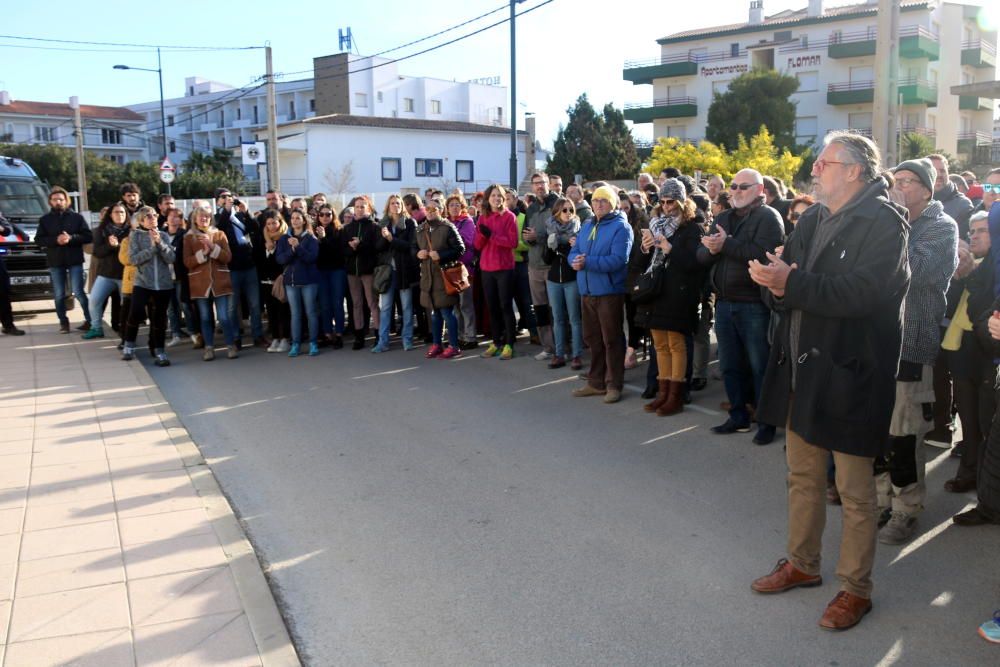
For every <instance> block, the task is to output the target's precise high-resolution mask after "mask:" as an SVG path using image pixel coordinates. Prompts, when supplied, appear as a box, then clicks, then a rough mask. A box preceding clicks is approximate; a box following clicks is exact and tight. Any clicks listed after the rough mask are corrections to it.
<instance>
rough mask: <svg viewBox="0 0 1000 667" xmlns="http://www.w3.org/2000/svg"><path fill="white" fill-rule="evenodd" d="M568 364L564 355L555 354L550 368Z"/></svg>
mask: <svg viewBox="0 0 1000 667" xmlns="http://www.w3.org/2000/svg"><path fill="white" fill-rule="evenodd" d="M565 365H566V359H565V358H564V357H559V356H555V357H552V361H550V362H549V368H552V369H555V368H562V367H563V366H565Z"/></svg>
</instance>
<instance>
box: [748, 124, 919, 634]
mask: <svg viewBox="0 0 1000 667" xmlns="http://www.w3.org/2000/svg"><path fill="white" fill-rule="evenodd" d="M881 161H882V160H881V156H880V155H879V150H878V148H877V147H876V146H875V144H874V143H873V142H872V141H871V140H869V139H867V138H865V137H862V136H860V135H856V134H850V133H831V134H830V135H829V136H828V137H827V139H826V145H825V147H824V149H823V151H822V153H820V155H819V158H818V159H817V160H816V163H815V165H814V166H813V172H812V173H813V179H814V182H815V193H816V196H817V199H818V201H819V204H820V205H817V206H813V207H811V208H809V209H808V210H807V211H806V212H805V214H804V215H803V216H802V217H801V218H800V220H799V223H798V225H796V228H795V233H794V234H792V235H791V237H789V239H788V243H787V244H786V245H785V247H784V251H783V253H782V256H781V257H777V256H776V255H774V254H772V253H768V257H767V259H768V262H769V263H768V264H767V265H765V264H763V263H761V262H758V261H756V260H753V261H751V262H750V276H751V278H752V279H753V280H754V282H755V283H757V284H758V285H761V286H762V287H764V288H766V289H765V290H762V292H763V293H764V295H765V297H766V299H767V301H768V302H769V303H770V305H771V306H772V307H774V308H775V309H776V310H778V311H779V312H781V313H782V316H781V320H780V326H779V329H778V331H777V333H776V334H775V337H774V344H773V346H772V348H771V355H770V359H769V363H768V368H767V374H766V377H765V380H764V388H763V392H762V396H761V400H760V405H759V408H758V416H759V418H760V419H761V420H763V421H765V422H769V423H772V424H787V436H786V457H787V463H788V560H785V559H781V560H780V561H778V565H777V566H776V567H775V568H774V570H773V571H772V572H771V574H769V575H767V576H764V577H761V578H759V579H757V580H756V581H754V582H753V585H752V588H753V590H755V591H757V592H758V593H780V592H782V591H787V590H790V589H792V588H796V587H799V586H818V585H820V584H821V583H822V579H821V577H820V575H819V571H820V553H821V546H820V543H821V540H822V536H823V527H824V524H825V520H826V504H825V501H826V474H827V464H828V459H829V457H830V453H831V452H832V453H833V459H834V462H835V463H836V484H837V490H838V491H839V493H840V497H841V500H842V502H843V517H844V518H843V524H844V529H843V535H842V538H841V548H840V561H839V563H838V564H837V576H838V578H839V579H840V581H841V590H840V592H839V593H837V595H836V597H834V598H833V600H832V601H831V602H830V604H829V605H828V606H827V608H826V611H825V612H824V613H823V616H822V618H821V619H820V622H819V624H820V626H821V627H823V628H825V629H830V630H844V629H847V628H850V627H853V626H854V625H856V624H857V623H858V622H859V621H860V620H861V618H862V617H863V616H864V615H865V614H866V613H868V611H870V610H871V606H872V605H871V591H872V582H871V571H872V565H873V563H874V560H875V544H876V536H877V534H878V528H877V526H876V516H875V514H876V507H877V500H876V493H875V479H874V477H873V475H872V465H873V462H874V459H875V457H876V456H878V455H879V454H882V453H883V452H884V451H885V449H886V445H887V444H888V441H889V421H890V417H891V415H892V409H893V403H894V400H895V384H896V371H897V368H898V366H899V356H900V349H901V346H902V337H903V309H902V305H903V298H904V296H905V294H906V290H907V287H908V284H909V268H908V266H907V259H906V242H907V234H908V227H907V224H906V222H905V221H904V220H903V216H902V213H901V212H900V210H899V209H897V208H896V207H895V205H893V204H892V203H891V202H890V201H889V200H888V199H887V195H888V189H889V188H888V184H887V181H886V180H885V178H884V177H883V176H881V175H880V171H881V169H880V166H879V165H880V164H881Z"/></svg>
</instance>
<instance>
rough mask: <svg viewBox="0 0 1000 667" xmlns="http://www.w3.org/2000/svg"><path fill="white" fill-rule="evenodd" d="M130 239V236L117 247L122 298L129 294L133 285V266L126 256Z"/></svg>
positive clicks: (127, 255)
mask: <svg viewBox="0 0 1000 667" xmlns="http://www.w3.org/2000/svg"><path fill="white" fill-rule="evenodd" d="M130 238H132V235H131V234H129V235H128V236H126V237H125V238H123V239H122V240H121V243H120V244H119V245H118V262H119V263H120V264H121V265H122V296H127V295H129V294H131V293H132V286H133V285H134V284H135V264H133V263H132V260H131V259H129V254H128V246H129V239H130Z"/></svg>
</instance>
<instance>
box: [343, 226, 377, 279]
mask: <svg viewBox="0 0 1000 667" xmlns="http://www.w3.org/2000/svg"><path fill="white" fill-rule="evenodd" d="M379 234H380V232H379V226H378V223H376V222H374V221H372V219H371V218H355V219H354V220H351V221H350V222H349V223H347V224H346V225H344V228H343V229H341V230H340V243H341V248H343V251H344V258H345V259H346V264H347V274H348V275H351V276H370V275H371V274H373V273H374V272H375V257H376V255H377V254H378V253H377V251H376V250H375V245H376V244H377V243H378V240H379ZM355 237H357V238H358V240H359V241H360V243H358V247H357V249H354V248H351V246H349V245H348V242H349V241H350V240H351V239H353V238H355Z"/></svg>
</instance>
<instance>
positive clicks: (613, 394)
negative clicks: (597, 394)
mask: <svg viewBox="0 0 1000 667" xmlns="http://www.w3.org/2000/svg"><path fill="white" fill-rule="evenodd" d="M620 400H622V392H621V390H620V389H608V390H607V392H605V394H604V402H605V403H617V402H618V401H620Z"/></svg>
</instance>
